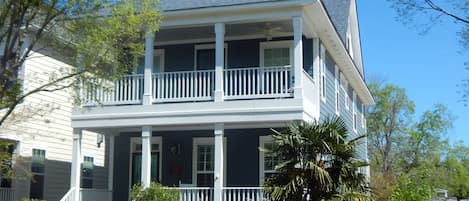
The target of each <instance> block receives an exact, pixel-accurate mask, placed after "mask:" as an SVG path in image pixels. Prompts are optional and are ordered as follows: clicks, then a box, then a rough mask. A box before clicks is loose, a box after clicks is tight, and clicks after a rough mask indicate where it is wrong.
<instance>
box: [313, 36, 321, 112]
mask: <svg viewBox="0 0 469 201" xmlns="http://www.w3.org/2000/svg"><path fill="white" fill-rule="evenodd" d="M320 43H321V41H320V40H319V38H313V79H314V80H315V84H314V94H315V96H314V105H315V106H316V108H317V109H316V110H317V111H316V113H317V114H316V115H317V118H319V113H320V108H321V107H319V104H320V103H319V101H320V99H321V89H320V84H319V83H320V76H319V73H320V72H319V69H320V68H321V58H320V55H321V53H320V52H321V49H320Z"/></svg>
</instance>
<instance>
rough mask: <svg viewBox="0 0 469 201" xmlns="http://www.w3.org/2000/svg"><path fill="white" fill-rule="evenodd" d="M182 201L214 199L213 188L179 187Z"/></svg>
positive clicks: (208, 200) (207, 200) (210, 200)
mask: <svg viewBox="0 0 469 201" xmlns="http://www.w3.org/2000/svg"><path fill="white" fill-rule="evenodd" d="M177 189H178V190H179V200H180V201H213V188H210V187H179V188H177Z"/></svg>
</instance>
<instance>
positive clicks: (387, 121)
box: [366, 82, 414, 200]
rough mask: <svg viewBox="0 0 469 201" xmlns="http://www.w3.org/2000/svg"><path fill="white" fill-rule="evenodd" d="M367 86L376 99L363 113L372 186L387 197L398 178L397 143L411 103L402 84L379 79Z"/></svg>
mask: <svg viewBox="0 0 469 201" xmlns="http://www.w3.org/2000/svg"><path fill="white" fill-rule="evenodd" d="M368 87H369V88H370V91H371V93H372V94H373V96H374V99H375V105H374V106H373V107H369V108H367V113H366V114H367V115H366V120H367V131H368V149H369V152H368V153H369V154H370V156H369V157H370V159H371V161H370V163H371V186H372V188H373V190H374V193H375V194H376V196H377V199H378V200H389V199H390V197H391V192H392V187H393V185H395V184H396V182H397V180H396V177H395V174H394V171H395V169H396V168H397V167H395V163H397V162H398V161H399V148H398V147H399V146H400V142H401V139H403V138H404V137H405V136H406V133H407V132H408V128H409V126H410V125H411V117H412V115H413V113H414V104H413V102H412V101H410V100H409V99H408V97H407V95H406V93H405V89H403V88H399V87H397V86H394V85H390V84H386V85H382V84H380V83H378V82H375V83H371V84H369V86H368Z"/></svg>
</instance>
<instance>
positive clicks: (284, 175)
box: [261, 118, 368, 201]
mask: <svg viewBox="0 0 469 201" xmlns="http://www.w3.org/2000/svg"><path fill="white" fill-rule="evenodd" d="M272 137H273V143H274V146H273V148H272V149H271V150H265V149H261V150H262V151H264V152H265V153H266V154H267V155H270V156H272V157H281V159H282V161H283V162H281V163H280V164H278V165H277V166H275V170H276V171H277V174H274V175H272V176H270V177H268V178H267V179H266V181H265V186H266V187H267V188H266V193H267V194H268V196H269V197H270V198H271V199H272V200H306V198H307V197H308V195H310V196H311V197H310V200H318V201H319V200H323V199H337V200H367V199H368V194H367V192H368V191H367V190H368V188H367V185H366V182H365V175H364V174H361V173H359V171H358V168H359V167H363V166H366V165H367V164H366V163H364V162H362V161H359V160H356V159H354V156H355V154H356V152H355V149H356V148H355V147H356V146H357V143H358V141H359V139H360V138H356V139H352V140H347V139H348V137H349V136H348V131H347V128H346V126H345V123H344V122H343V121H342V120H341V119H339V118H334V119H326V120H324V121H323V122H322V123H318V122H314V123H306V122H302V123H293V124H291V125H290V126H289V127H288V128H287V129H285V130H284V131H282V132H278V131H274V133H273V135H272Z"/></svg>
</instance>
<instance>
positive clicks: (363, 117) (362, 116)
mask: <svg viewBox="0 0 469 201" xmlns="http://www.w3.org/2000/svg"><path fill="white" fill-rule="evenodd" d="M361 107H362V113H361V118H362V121H361V123H362V128H365V124H366V123H365V121H366V119H365V105H364V104H362V105H361Z"/></svg>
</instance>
